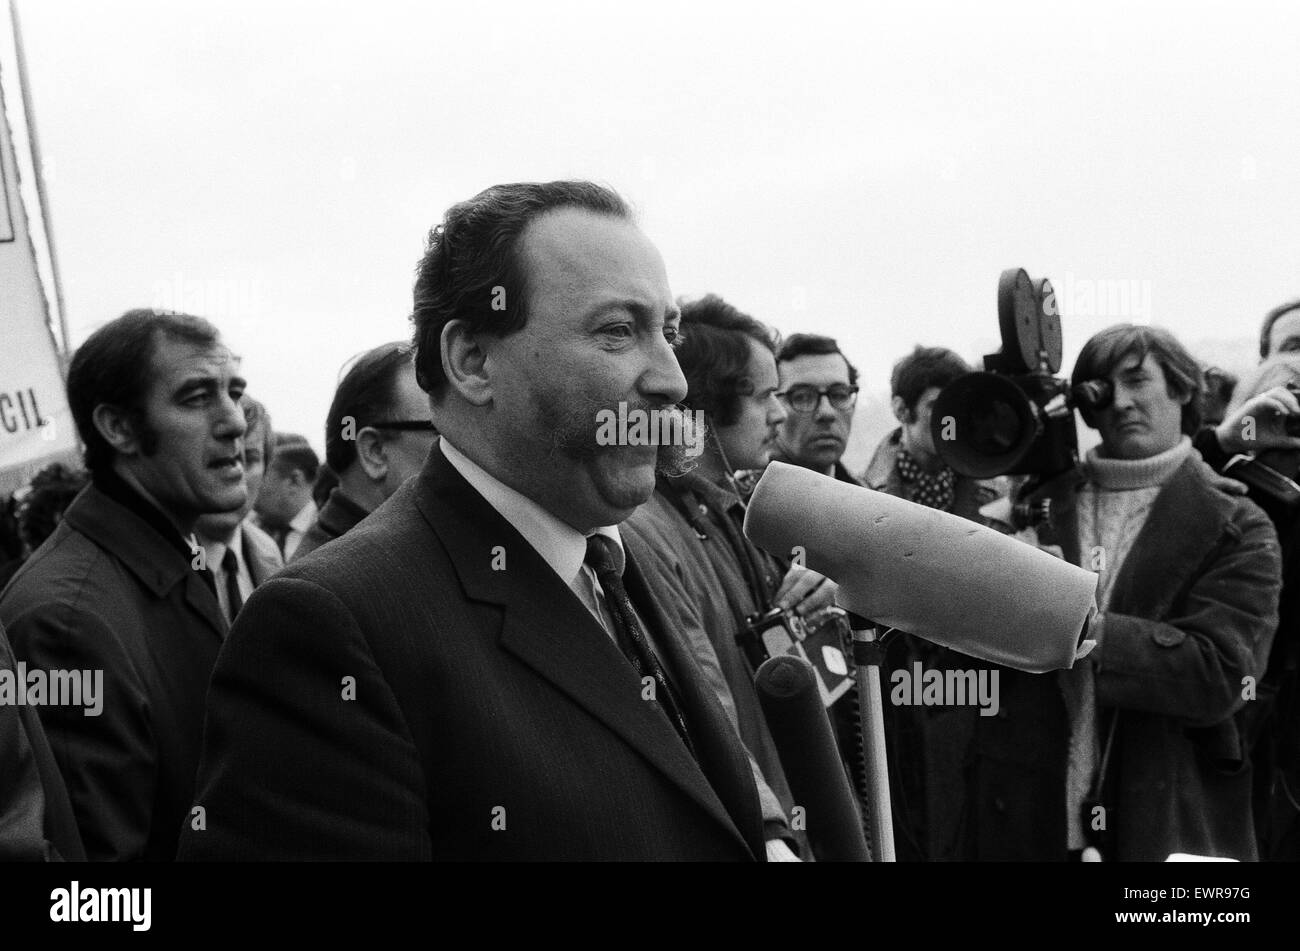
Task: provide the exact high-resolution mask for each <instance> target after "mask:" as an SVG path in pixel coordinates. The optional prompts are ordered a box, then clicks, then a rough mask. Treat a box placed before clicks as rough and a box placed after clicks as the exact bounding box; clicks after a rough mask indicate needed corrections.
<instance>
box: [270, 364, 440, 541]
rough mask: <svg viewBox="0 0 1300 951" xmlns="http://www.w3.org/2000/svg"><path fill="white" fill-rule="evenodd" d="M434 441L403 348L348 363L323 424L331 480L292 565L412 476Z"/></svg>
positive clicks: (342, 531) (422, 394) (349, 526)
mask: <svg viewBox="0 0 1300 951" xmlns="http://www.w3.org/2000/svg"><path fill="white" fill-rule="evenodd" d="M437 439H438V431H437V429H435V428H434V425H433V422H432V421H431V420H430V419H429V397H428V396H427V395H426V394H425V392H424V391H423V390H422V389H420V385H419V384H418V383H417V382H416V380H415V364H414V363H413V362H412V360H411V350H410V345H409V344H407V343H406V342H404V341H400V340H398V341H394V342H392V343H386V344H383V345H382V346H378V347H375V348H374V349H373V350H369V351H367V352H366V353H364V354H362V355H361V356H360V357H358V358H357V359H356V361H355V362H354V363H353V364H352V366H351V367H349V368H348V371H347V373H345V374H344V376H343V379H342V380H340V381H339V385H338V389H337V390H336V391H335V392H334V401H333V402H332V403H331V404H330V410H329V416H328V418H327V419H326V420H325V462H326V464H327V465H328V466H329V467H330V468H331V469H332V470H333V471H334V472H335V473H336V474H337V475H338V478H339V484H338V485H337V486H335V488H334V489H333V490H332V491H331V492H330V496H329V499H328V500H327V501H326V503H325V505H324V506H322V508H321V510H320V514H319V515H318V516H317V518H316V521H315V522H314V523H313V524H312V526H311V528H310V529H308V530H307V534H306V535H305V536H304V537H303V540H302V543H301V544H300V545H299V546H298V549H297V551H295V552H294V555H293V560H294V561H296V560H298V559H299V558H302V557H303V556H304V555H306V554H308V553H309V552H313V551H315V550H316V549H317V548H319V547H320V546H322V545H324V544H325V543H326V542H331V541H333V540H334V539H336V538H338V537H339V536H340V535H343V534H345V533H347V532H348V531H349V530H351V529H352V528H353V527H354V526H355V525H356V524H357V523H358V522H360V521H361V520H362V519H363V518H365V517H366V516H367V515H369V514H370V513H371V512H373V511H374V510H375V509H377V508H379V506H380V505H382V504H383V502H384V501H385V500H386V499H387V498H388V497H389V496H390V495H392V494H393V493H394V492H396V491H397V490H398V489H399V488H401V486H402V483H403V482H405V481H406V480H407V479H409V478H410V477H411V476H413V475H415V474H416V473H418V472H419V471H420V466H422V465H423V464H424V460H425V457H426V456H428V455H429V447H431V446H432V445H433V444H434V442H435V441H437Z"/></svg>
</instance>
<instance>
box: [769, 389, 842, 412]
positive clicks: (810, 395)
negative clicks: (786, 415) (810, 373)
mask: <svg viewBox="0 0 1300 951" xmlns="http://www.w3.org/2000/svg"><path fill="white" fill-rule="evenodd" d="M776 395H777V396H779V397H781V399H783V400H785V401H786V403H788V404H789V405H790V408H791V409H792V410H794V411H795V412H796V413H812V412H814V411H816V409H817V404H818V403H820V402H821V401H822V397H823V396H824V397H826V399H828V400H829V401H830V404H831V406H832V407H833V408H835V409H850V408H851V407H852V406H853V404H854V403H856V402H857V401H858V388H857V387H856V386H849V385H848V384H847V383H835V384H832V385H831V386H828V387H826V389H824V390H819V389H817V387H815V386H813V385H812V384H810V383H801V384H799V385H798V386H792V387H790V388H789V389H788V390H783V391H782V392H780V393H777V394H776Z"/></svg>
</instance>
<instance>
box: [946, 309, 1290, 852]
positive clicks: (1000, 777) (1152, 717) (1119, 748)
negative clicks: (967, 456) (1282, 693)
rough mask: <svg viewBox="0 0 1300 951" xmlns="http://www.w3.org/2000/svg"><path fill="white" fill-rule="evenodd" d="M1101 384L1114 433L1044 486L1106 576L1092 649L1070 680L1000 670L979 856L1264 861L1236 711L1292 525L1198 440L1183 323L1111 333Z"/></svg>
mask: <svg viewBox="0 0 1300 951" xmlns="http://www.w3.org/2000/svg"><path fill="white" fill-rule="evenodd" d="M1098 380H1100V381H1105V383H1106V384H1108V386H1109V390H1110V391H1111V393H1112V394H1113V395H1111V397H1110V399H1109V400H1103V401H1102V402H1101V403H1100V405H1098V406H1096V407H1094V408H1092V409H1090V410H1085V411H1084V413H1083V415H1084V421H1085V422H1086V423H1088V424H1089V425H1090V426H1093V427H1094V428H1096V429H1097V430H1098V431H1099V432H1100V434H1101V439H1102V441H1101V446H1100V447H1099V448H1098V449H1094V450H1093V451H1091V452H1090V453H1088V456H1087V459H1086V462H1085V463H1084V464H1083V465H1082V466H1081V467H1080V468H1079V469H1078V470H1074V471H1071V472H1068V473H1066V474H1065V475H1063V476H1059V477H1056V478H1054V479H1052V480H1050V481H1049V482H1048V483H1046V484H1045V485H1043V486H1041V487H1040V489H1039V490H1038V491H1037V492H1035V493H1034V494H1033V495H1032V496H1031V497H1030V501H1031V502H1036V501H1038V500H1040V499H1048V500H1050V509H1049V512H1050V515H1049V517H1048V520H1047V521H1046V522H1045V523H1043V524H1041V525H1039V527H1038V535H1039V542H1040V543H1041V544H1043V545H1044V546H1048V545H1055V546H1059V548H1060V549H1061V551H1062V552H1063V553H1064V556H1065V557H1066V558H1067V559H1068V560H1069V561H1071V562H1073V563H1075V564H1077V565H1080V566H1081V567H1084V568H1088V569H1090V570H1095V571H1097V572H1098V574H1099V575H1100V579H1099V584H1098V590H1097V600H1098V606H1099V609H1100V610H1099V613H1098V614H1097V616H1096V618H1095V620H1094V622H1093V625H1092V627H1091V631H1090V634H1089V636H1090V637H1092V638H1094V639H1095V640H1096V642H1097V644H1096V648H1095V649H1094V650H1093V651H1092V653H1091V654H1090V655H1088V656H1087V657H1086V658H1084V659H1082V660H1080V661H1079V662H1077V663H1076V664H1075V666H1074V667H1073V668H1072V669H1070V670H1068V671H1063V672H1061V674H1060V675H1059V677H1056V676H1040V675H1029V674H1024V673H1020V672H1017V671H1012V670H1003V671H1002V677H1001V688H1002V696H1001V710H1000V712H999V715H998V716H997V717H990V718H986V719H981V720H980V721H979V723H978V724H977V727H976V731H977V740H976V744H977V745H976V751H977V752H976V763H975V770H974V801H973V802H972V803H971V804H970V805H971V806H972V808H973V810H974V822H973V824H972V828H971V832H972V833H973V839H972V842H971V847H972V851H973V854H974V856H975V857H978V858H981V859H1038V860H1054V859H1055V860H1059V859H1065V858H1067V857H1070V858H1080V859H1085V860H1088V859H1095V858H1097V857H1098V854H1099V855H1100V857H1103V858H1105V859H1107V860H1114V859H1118V860H1121V861H1123V860H1132V861H1163V860H1165V859H1166V858H1167V857H1168V856H1169V855H1170V854H1171V853H1174V852H1187V853H1193V854H1198V855H1207V856H1217V857H1227V858H1236V859H1253V858H1255V856H1256V846H1255V837H1254V830H1253V829H1252V824H1251V811H1250V797H1251V775H1250V772H1251V770H1250V763H1249V757H1248V753H1247V750H1246V748H1245V743H1244V742H1243V738H1242V735H1241V732H1240V729H1239V719H1240V718H1239V716H1238V714H1239V713H1240V712H1241V710H1242V708H1243V706H1244V705H1245V704H1246V703H1248V702H1251V698H1252V697H1253V696H1254V692H1253V691H1254V685H1255V681H1256V679H1257V678H1258V677H1259V676H1260V675H1261V674H1262V673H1263V670H1264V661H1265V658H1266V657H1267V654H1268V649H1269V644H1270V642H1271V640H1272V637H1273V631H1274V628H1275V627H1276V623H1277V603H1278V591H1279V585H1280V555H1279V548H1278V543H1277V537H1276V534H1275V533H1274V531H1273V528H1272V526H1271V525H1270V524H1269V521H1268V519H1267V517H1266V516H1265V515H1264V513H1263V512H1262V511H1260V510H1259V508H1258V507H1256V506H1255V505H1254V504H1253V503H1251V502H1250V501H1249V500H1247V499H1246V498H1244V490H1243V489H1242V487H1241V486H1240V485H1239V484H1238V483H1235V482H1232V481H1231V480H1226V479H1222V478H1220V477H1219V476H1217V475H1216V474H1215V473H1214V472H1213V471H1212V470H1211V469H1210V468H1209V467H1208V466H1206V465H1205V464H1204V462H1202V460H1201V459H1200V458H1199V456H1198V455H1197V454H1196V453H1195V452H1193V450H1192V444H1191V436H1192V434H1194V433H1196V431H1197V429H1198V426H1199V423H1200V414H1199V399H1198V398H1199V396H1200V392H1201V372H1200V368H1199V366H1198V364H1197V363H1196V361H1195V360H1194V359H1193V358H1192V357H1191V356H1190V354H1188V353H1187V351H1186V350H1185V349H1184V348H1183V347H1182V345H1181V344H1179V343H1178V341H1177V340H1176V339H1175V338H1174V337H1173V336H1172V335H1171V334H1169V333H1168V332H1167V331H1164V330H1161V329H1159V328H1152V327H1138V326H1133V325H1127V324H1126V325H1120V326H1116V327H1111V328H1109V329H1107V330H1104V331H1102V332H1101V333H1099V334H1097V335H1095V336H1094V337H1093V338H1092V339H1090V340H1089V341H1088V342H1087V343H1086V344H1085V345H1084V347H1083V350H1082V352H1081V353H1080V355H1079V359H1078V362H1077V363H1076V365H1075V368H1074V374H1073V383H1074V384H1075V385H1078V384H1080V383H1083V382H1085V381H1098ZM1098 850H1099V851H1098Z"/></svg>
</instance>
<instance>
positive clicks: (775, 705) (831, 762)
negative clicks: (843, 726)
mask: <svg viewBox="0 0 1300 951" xmlns="http://www.w3.org/2000/svg"><path fill="white" fill-rule="evenodd" d="M754 686H755V688H757V690H758V699H759V703H760V704H761V705H762V707H763V716H764V717H765V718H766V719H767V725H768V729H770V730H771V731H772V739H773V740H774V741H775V742H776V750H777V753H778V754H779V755H780V757H781V765H782V766H783V767H784V768H785V775H786V779H788V780H789V782H790V791H791V792H792V793H793V794H794V798H795V803H796V808H798V807H800V806H802V807H803V809H804V817H805V820H806V825H805V829H806V830H807V832H808V839H809V841H810V842H811V843H812V848H813V854H814V855H815V856H816V858H817V860H818V861H821V862H870V861H871V852H870V850H869V849H868V848H867V842H866V838H865V837H864V836H863V834H862V824H861V820H860V819H859V816H858V810H857V807H856V805H855V803H854V799H853V791H852V789H851V788H850V786H849V780H848V777H847V776H845V774H844V767H843V766H842V765H841V763H840V754H839V750H838V749H837V748H836V746H835V737H834V736H833V735H832V733H831V724H830V720H828V719H827V718H826V708H825V707H824V706H823V705H822V697H821V691H820V690H819V689H818V687H817V674H816V673H815V672H814V671H813V668H812V665H811V664H809V663H808V661H806V660H804V659H803V658H802V657H798V656H795V655H793V654H780V655H777V656H776V657H772V658H769V659H768V660H766V661H764V662H763V665H762V666H761V667H759V668H758V673H757V674H756V675H755V676H754Z"/></svg>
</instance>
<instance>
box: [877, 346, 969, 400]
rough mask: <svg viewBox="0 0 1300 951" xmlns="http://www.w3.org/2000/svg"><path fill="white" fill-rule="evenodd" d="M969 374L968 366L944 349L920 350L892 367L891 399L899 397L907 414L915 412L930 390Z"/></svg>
mask: <svg viewBox="0 0 1300 951" xmlns="http://www.w3.org/2000/svg"><path fill="white" fill-rule="evenodd" d="M969 372H970V364H969V363H967V362H966V361H965V360H963V359H962V358H961V357H960V356H958V355H957V354H956V353H954V352H953V351H951V350H949V349H948V348H947V347H922V346H920V345H918V346H917V347H916V349H915V350H913V351H912V352H911V353H909V354H908V355H907V356H905V357H903V359H901V360H899V361H898V362H897V363H895V364H894V372H893V373H892V374H891V375H890V377H889V392H890V395H891V396H898V397H901V398H902V400H903V405H904V406H905V407H907V411H908V412H909V413H911V412H915V410H916V404H917V401H918V400H920V398H921V396H922V394H924V393H925V391H926V390H928V389H930V387H932V386H937V387H939V388H940V389H942V388H943V387H945V386H947V385H948V384H949V383H951V382H952V381H953V380H955V379H957V377H959V376H965V375H966V374H967V373H969Z"/></svg>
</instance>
